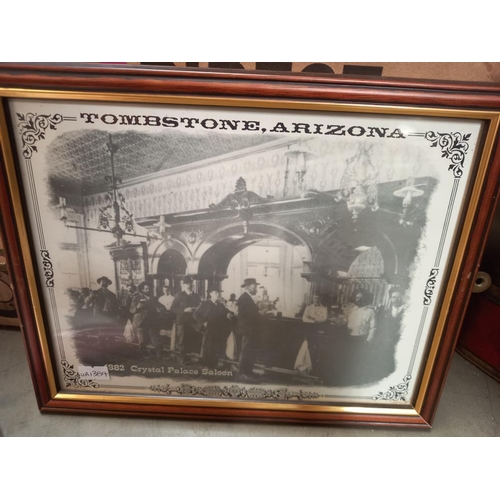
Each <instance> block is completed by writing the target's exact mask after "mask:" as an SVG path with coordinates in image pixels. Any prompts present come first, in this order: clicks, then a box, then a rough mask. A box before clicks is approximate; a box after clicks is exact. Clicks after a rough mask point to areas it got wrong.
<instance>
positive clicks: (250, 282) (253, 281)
mask: <svg viewBox="0 0 500 500" xmlns="http://www.w3.org/2000/svg"><path fill="white" fill-rule="evenodd" d="M248 285H260V283H257V280H256V279H255V278H247V279H246V280H245V281H244V282H243V285H241V288H243V287H244V286H248Z"/></svg>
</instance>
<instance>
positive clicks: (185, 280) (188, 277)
mask: <svg viewBox="0 0 500 500" xmlns="http://www.w3.org/2000/svg"><path fill="white" fill-rule="evenodd" d="M192 282H193V278H191V276H184V278H182V280H181V283H183V284H185V285H187V284H190V283H192Z"/></svg>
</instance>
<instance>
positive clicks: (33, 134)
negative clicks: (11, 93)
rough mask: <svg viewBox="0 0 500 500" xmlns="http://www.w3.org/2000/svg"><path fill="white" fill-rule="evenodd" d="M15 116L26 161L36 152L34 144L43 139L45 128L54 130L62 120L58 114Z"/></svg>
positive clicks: (19, 114) (18, 114)
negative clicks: (17, 120)
mask: <svg viewBox="0 0 500 500" xmlns="http://www.w3.org/2000/svg"><path fill="white" fill-rule="evenodd" d="M16 114H17V118H18V119H19V125H18V127H19V133H20V134H21V140H22V141H23V156H24V158H25V159H26V160H29V159H30V158H31V157H32V155H33V153H34V152H37V151H38V149H37V147H36V146H35V143H36V142H37V141H39V140H40V139H45V131H46V130H47V128H50V129H51V130H56V125H59V124H60V123H62V121H63V120H64V118H63V116H62V115H60V114H55V115H37V114H36V113H27V114H26V115H23V114H21V113H16Z"/></svg>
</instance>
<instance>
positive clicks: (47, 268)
mask: <svg viewBox="0 0 500 500" xmlns="http://www.w3.org/2000/svg"><path fill="white" fill-rule="evenodd" d="M40 255H41V256H42V265H43V274H44V275H45V286H46V287H47V288H53V287H54V268H53V266H52V261H51V260H50V255H49V251H48V250H40Z"/></svg>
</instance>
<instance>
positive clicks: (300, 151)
mask: <svg viewBox="0 0 500 500" xmlns="http://www.w3.org/2000/svg"><path fill="white" fill-rule="evenodd" d="M285 156H286V157H287V158H290V159H292V160H293V161H294V163H295V174H294V179H293V181H294V183H296V184H297V186H298V191H299V194H300V196H301V197H302V198H304V197H305V195H306V192H307V185H306V182H305V175H306V174H307V170H308V166H309V165H308V163H309V162H310V161H311V160H313V159H314V158H315V157H316V154H315V153H313V152H312V151H311V150H310V149H309V148H308V147H307V145H306V143H305V142H304V141H299V142H297V143H296V144H294V145H292V146H291V147H290V149H289V150H288V151H287V152H286V153H285Z"/></svg>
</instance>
